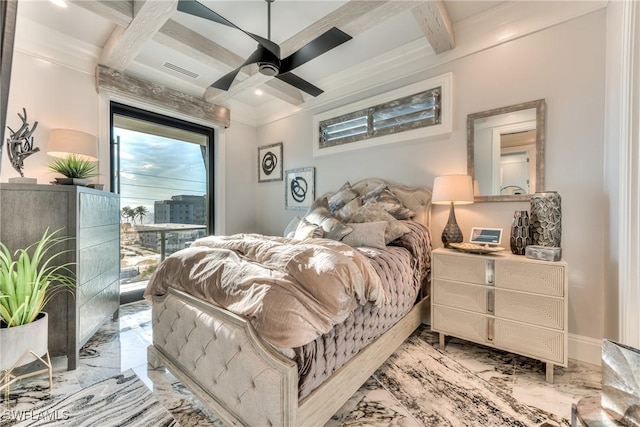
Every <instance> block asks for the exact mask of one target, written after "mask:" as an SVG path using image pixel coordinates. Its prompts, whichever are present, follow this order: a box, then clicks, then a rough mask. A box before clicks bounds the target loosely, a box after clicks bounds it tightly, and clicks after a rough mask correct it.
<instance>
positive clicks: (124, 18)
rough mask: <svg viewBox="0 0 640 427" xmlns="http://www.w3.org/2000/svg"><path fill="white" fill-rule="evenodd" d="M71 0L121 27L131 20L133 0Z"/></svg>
mask: <svg viewBox="0 0 640 427" xmlns="http://www.w3.org/2000/svg"><path fill="white" fill-rule="evenodd" d="M71 2H72V3H73V4H76V5H78V6H80V7H82V8H84V9H86V10H88V11H90V12H93V13H95V14H96V15H98V16H102V17H103V18H105V19H108V20H109V21H111V22H113V23H115V24H117V25H119V26H121V27H127V26H128V25H129V24H130V23H131V21H132V20H133V0H94V1H87V0H71Z"/></svg>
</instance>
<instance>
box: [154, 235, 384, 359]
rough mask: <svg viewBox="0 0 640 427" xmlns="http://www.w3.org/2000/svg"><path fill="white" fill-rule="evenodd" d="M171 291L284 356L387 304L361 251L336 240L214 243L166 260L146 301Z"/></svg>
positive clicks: (237, 238) (202, 242) (249, 238)
mask: <svg viewBox="0 0 640 427" xmlns="http://www.w3.org/2000/svg"><path fill="white" fill-rule="evenodd" d="M168 287H173V288H175V289H178V290H182V291H185V292H187V293H190V294H192V295H194V296H196V297H199V298H202V299H205V300H206V301H209V302H211V303H213V304H216V305H219V306H221V307H224V308H226V309H228V310H229V311H231V312H234V313H236V314H239V315H243V316H246V317H247V318H249V319H250V321H251V323H252V324H253V326H254V327H255V328H256V330H257V331H258V332H259V333H260V335H261V336H262V337H263V338H264V339H266V340H267V341H269V342H270V343H271V344H273V345H275V346H277V347H281V348H293V347H299V346H302V345H305V344H307V343H309V342H311V341H313V340H314V339H316V338H317V337H319V336H320V335H322V334H324V333H326V332H328V331H329V330H330V329H331V328H332V327H333V326H334V325H336V324H338V323H340V322H342V321H343V320H345V319H346V318H347V316H349V314H350V313H351V312H353V310H354V309H355V308H356V307H357V306H358V305H364V304H366V303H367V301H371V302H373V303H374V304H376V305H379V304H381V303H382V302H384V299H385V294H384V291H383V288H382V284H381V282H380V277H379V276H378V274H377V273H376V271H375V269H374V268H373V267H372V266H371V263H370V262H369V261H368V260H367V259H366V258H365V257H364V256H363V255H362V254H361V253H359V252H358V251H357V250H355V249H354V248H352V247H350V246H347V245H345V244H343V243H340V242H336V241H334V240H326V239H313V240H312V241H309V240H308V241H298V240H293V239H287V238H283V237H266V236H262V235H257V234H237V235H233V236H209V237H205V238H202V239H199V240H197V241H196V242H194V244H193V245H192V246H191V247H190V248H187V249H183V250H181V251H179V252H176V253H174V254H173V255H171V256H170V257H168V258H167V259H166V260H165V261H163V263H162V264H161V265H160V266H159V267H158V270H157V271H156V272H155V273H154V275H153V276H152V278H151V280H150V281H149V285H148V286H147V290H146V292H145V296H146V297H149V296H152V295H156V296H162V295H164V294H165V293H166V290H167V288H168Z"/></svg>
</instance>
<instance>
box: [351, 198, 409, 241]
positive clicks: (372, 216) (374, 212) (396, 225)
mask: <svg viewBox="0 0 640 427" xmlns="http://www.w3.org/2000/svg"><path fill="white" fill-rule="evenodd" d="M350 221H351V222H375V221H385V222H386V223H387V229H386V230H385V232H384V238H385V243H386V244H389V243H391V242H393V241H394V240H396V239H397V238H398V237H400V236H402V235H404V234H406V233H408V232H410V231H411V230H410V229H409V227H407V226H406V225H404V224H403V223H401V222H400V221H398V220H397V219H395V218H394V217H393V216H392V215H391V214H390V213H388V212H387V211H386V210H385V209H384V208H383V207H382V205H380V204H379V203H378V202H376V201H375V200H369V201H368V202H367V203H365V204H364V205H363V206H362V207H361V208H360V209H358V210H357V211H356V213H355V214H354V215H353V216H352V217H351V219H350Z"/></svg>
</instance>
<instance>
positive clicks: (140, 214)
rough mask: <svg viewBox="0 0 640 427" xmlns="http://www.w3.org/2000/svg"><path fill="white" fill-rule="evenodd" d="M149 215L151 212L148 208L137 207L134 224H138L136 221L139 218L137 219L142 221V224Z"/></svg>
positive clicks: (134, 211) (134, 213) (134, 212)
mask: <svg viewBox="0 0 640 427" xmlns="http://www.w3.org/2000/svg"><path fill="white" fill-rule="evenodd" d="M148 213H149V210H148V209H147V208H146V207H144V206H142V205H140V206H138V207H136V208H135V209H134V210H133V222H134V223H135V222H136V220H135V219H136V217H137V218H139V219H140V224H142V220H143V219H144V218H145V217H146V216H147V214H148Z"/></svg>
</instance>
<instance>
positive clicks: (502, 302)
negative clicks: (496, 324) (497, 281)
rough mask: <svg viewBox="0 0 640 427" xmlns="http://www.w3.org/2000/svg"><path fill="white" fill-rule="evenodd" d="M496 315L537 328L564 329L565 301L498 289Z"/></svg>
mask: <svg viewBox="0 0 640 427" xmlns="http://www.w3.org/2000/svg"><path fill="white" fill-rule="evenodd" d="M495 315H496V317H503V318H505V319H511V320H517V321H520V322H523V323H530V324H532V325H536V326H546V327H549V328H554V329H564V317H565V313H564V300H562V299H560V298H551V297H545V296H541V295H530V294H524V293H520V292H511V291H506V290H502V289H496V295H495Z"/></svg>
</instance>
